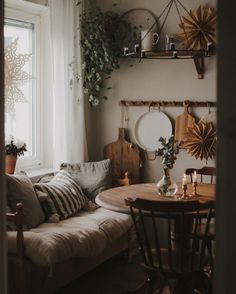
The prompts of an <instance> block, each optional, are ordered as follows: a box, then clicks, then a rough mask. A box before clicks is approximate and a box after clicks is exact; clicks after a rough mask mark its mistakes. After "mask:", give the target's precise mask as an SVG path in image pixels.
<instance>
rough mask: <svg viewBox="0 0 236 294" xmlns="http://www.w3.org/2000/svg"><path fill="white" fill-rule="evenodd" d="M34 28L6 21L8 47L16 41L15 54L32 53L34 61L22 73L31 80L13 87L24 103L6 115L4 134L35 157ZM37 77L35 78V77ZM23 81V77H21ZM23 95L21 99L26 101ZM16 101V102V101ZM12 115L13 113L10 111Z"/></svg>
mask: <svg viewBox="0 0 236 294" xmlns="http://www.w3.org/2000/svg"><path fill="white" fill-rule="evenodd" d="M34 34H35V25H34V24H33V23H29V22H22V21H19V20H15V19H10V18H6V19H5V26H4V41H5V47H6V46H9V45H10V44H12V42H14V41H15V40H18V41H17V51H16V54H17V55H19V54H32V56H31V58H30V59H29V61H28V62H26V63H25V65H24V66H23V68H22V71H25V72H27V73H28V74H29V75H30V76H31V77H32V78H30V79H27V80H26V81H23V80H20V81H19V82H17V85H18V87H17V88H13V89H14V90H13V91H12V93H11V95H12V97H14V96H16V95H17V92H18V93H20V94H19V95H21V93H22V95H23V96H24V99H25V102H18V103H14V116H12V115H9V113H8V112H6V113H5V134H6V136H7V137H9V136H11V135H13V136H14V137H15V138H19V139H20V140H23V141H24V142H26V145H27V152H26V153H25V157H26V158H27V157H28V158H29V157H35V156H36V155H37V154H36V148H35V134H36V123H35V120H36V109H35V107H34V106H35V103H36V101H37V95H38V93H37V91H36V84H37V80H36V78H37V77H35V67H36V64H35V63H36V62H35V61H36V60H35V38H34ZM34 77H35V78H34ZM19 78H20V77H19ZM23 96H22V98H23ZM14 100H15V99H14ZM11 112H12V111H11Z"/></svg>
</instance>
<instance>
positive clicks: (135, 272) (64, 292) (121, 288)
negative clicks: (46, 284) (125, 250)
mask: <svg viewBox="0 0 236 294" xmlns="http://www.w3.org/2000/svg"><path fill="white" fill-rule="evenodd" d="M147 279H148V277H147V275H146V273H144V272H143V270H141V268H140V267H139V265H138V264H137V263H128V262H127V261H126V260H124V258H115V259H112V260H110V261H108V262H106V263H104V264H103V265H101V266H99V267H98V268H96V269H94V270H93V271H90V272H89V273H87V274H85V275H83V276H82V277H81V278H79V279H77V280H75V281H74V282H72V283H71V284H69V285H68V286H67V287H65V288H63V289H61V290H60V291H58V292H56V294H123V293H134V290H135V291H136V292H135V294H136V293H137V294H146V293H147V288H148V284H147Z"/></svg>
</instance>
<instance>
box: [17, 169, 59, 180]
mask: <svg viewBox="0 0 236 294" xmlns="http://www.w3.org/2000/svg"><path fill="white" fill-rule="evenodd" d="M21 171H24V172H26V173H27V175H28V177H29V178H32V177H37V176H42V175H44V174H47V173H54V172H55V170H53V169H52V168H39V169H32V170H29V169H24V168H22V169H19V170H17V171H16V172H17V173H18V172H21Z"/></svg>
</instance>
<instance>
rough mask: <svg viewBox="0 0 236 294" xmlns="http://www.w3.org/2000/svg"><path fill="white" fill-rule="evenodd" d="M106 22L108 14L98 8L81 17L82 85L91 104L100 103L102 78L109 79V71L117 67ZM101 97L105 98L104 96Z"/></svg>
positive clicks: (102, 85)
mask: <svg viewBox="0 0 236 294" xmlns="http://www.w3.org/2000/svg"><path fill="white" fill-rule="evenodd" d="M107 22H108V14H107V13H103V12H102V11H101V10H99V9H96V11H95V12H92V11H89V12H88V13H87V14H84V15H83V19H82V39H81V45H82V53H83V58H84V62H83V70H84V84H83V87H84V92H85V94H87V95H88V99H89V102H90V104H91V105H92V106H98V105H99V103H100V92H101V89H102V88H103V87H104V84H105V83H104V80H106V79H109V78H110V74H111V72H112V71H113V70H115V69H118V68H119V65H118V53H117V50H116V49H114V44H113V42H112V41H113V40H112V39H111V37H110V32H109V31H108V30H107V26H106V24H107ZM107 89H110V87H107ZM103 98H104V99H106V97H105V96H103Z"/></svg>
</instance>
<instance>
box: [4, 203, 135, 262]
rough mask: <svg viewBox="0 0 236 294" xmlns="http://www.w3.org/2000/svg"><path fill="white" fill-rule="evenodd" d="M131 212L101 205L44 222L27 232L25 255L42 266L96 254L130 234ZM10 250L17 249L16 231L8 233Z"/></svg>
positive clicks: (11, 251) (10, 251)
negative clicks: (91, 209) (93, 209)
mask: <svg viewBox="0 0 236 294" xmlns="http://www.w3.org/2000/svg"><path fill="white" fill-rule="evenodd" d="M131 226H132V220H131V217H130V215H127V214H123V213H118V212H114V211H109V210H106V209H103V208H98V209H96V211H93V212H87V211H86V212H85V211H80V212H79V213H78V214H77V215H76V216H73V217H71V218H68V219H66V220H62V221H60V222H59V223H56V224H55V223H54V224H52V223H43V224H41V225H39V226H38V227H37V228H34V229H31V230H29V231H27V232H24V240H25V254H26V256H27V257H29V258H30V259H31V260H32V261H33V262H34V263H35V264H37V265H39V266H47V265H52V264H55V263H58V262H61V261H64V260H68V259H70V258H73V257H93V256H96V255H98V254H100V253H101V252H102V251H103V250H104V249H105V248H107V247H108V246H109V245H110V244H111V243H112V242H115V240H118V239H119V238H120V237H121V236H122V235H124V234H125V233H127V232H128V231H129V229H130V228H131ZM7 235H8V236H7V242H8V243H7V246H8V251H9V253H15V252H16V242H15V238H16V233H15V232H7Z"/></svg>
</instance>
